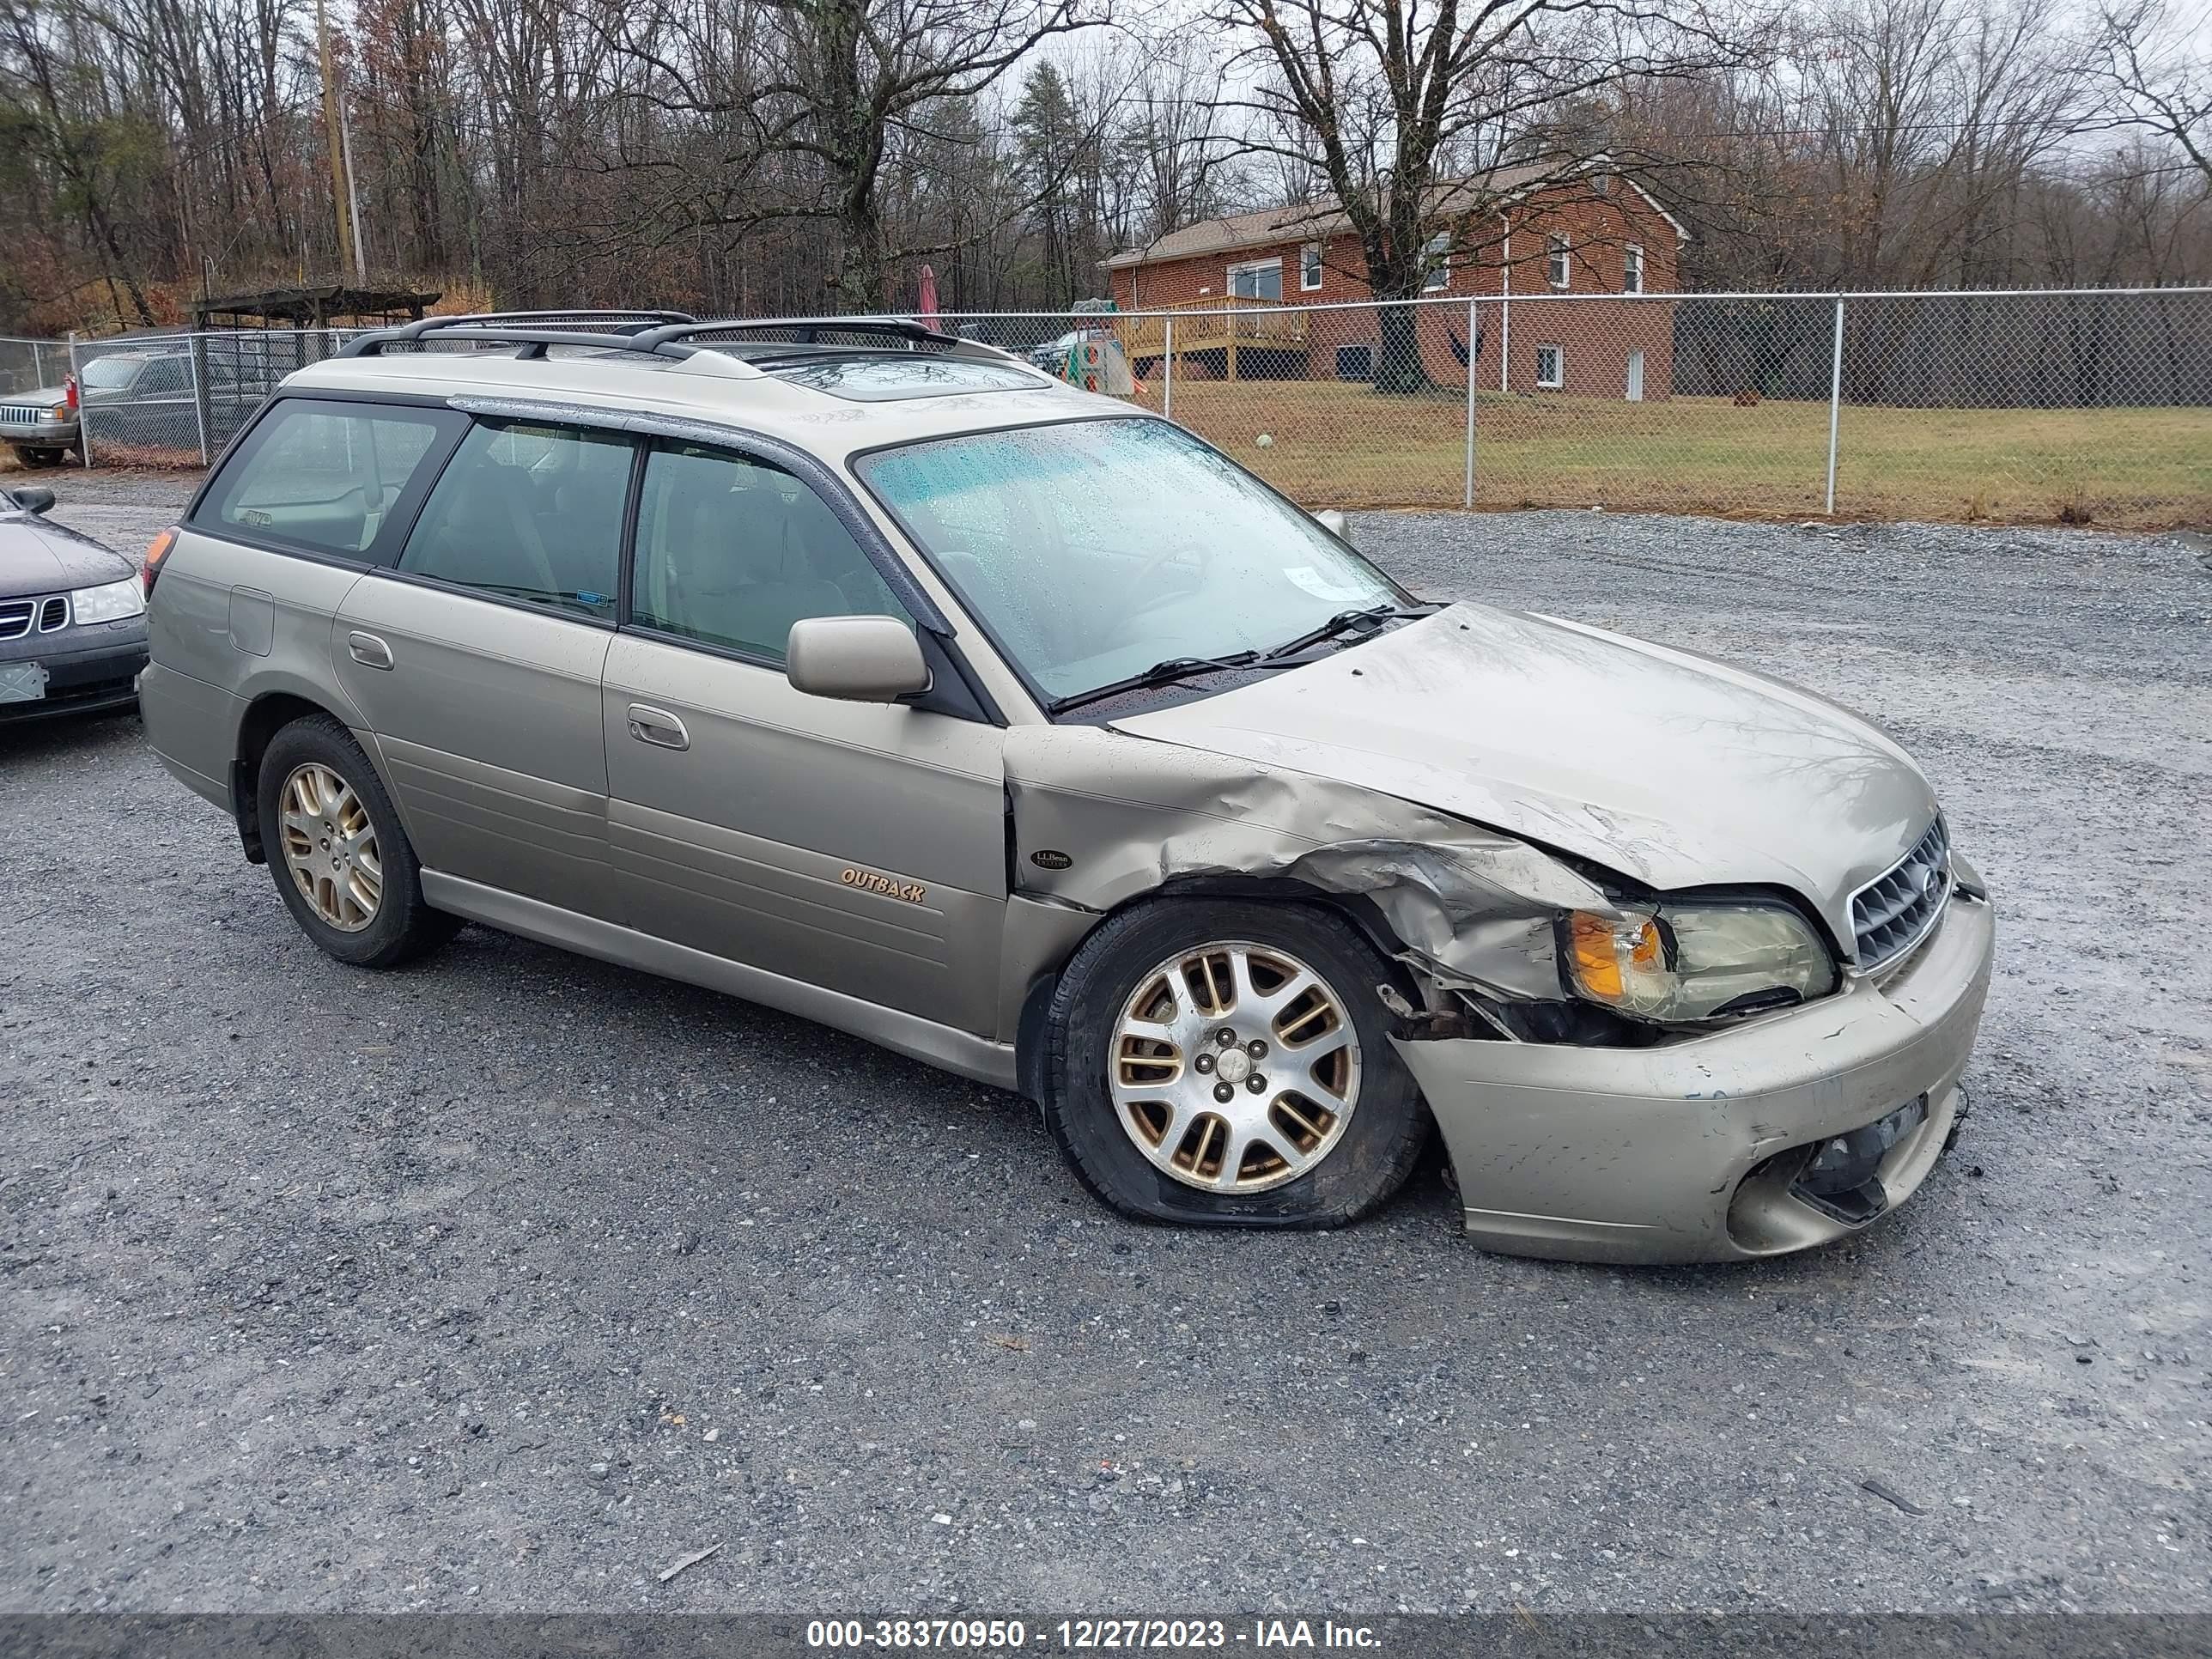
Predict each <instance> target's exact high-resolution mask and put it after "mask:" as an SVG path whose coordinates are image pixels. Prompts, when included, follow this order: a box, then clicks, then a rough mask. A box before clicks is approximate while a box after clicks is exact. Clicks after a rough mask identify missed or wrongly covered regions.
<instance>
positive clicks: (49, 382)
mask: <svg viewBox="0 0 2212 1659" xmlns="http://www.w3.org/2000/svg"><path fill="white" fill-rule="evenodd" d="M68 374H69V342H68V341H66V340H28V339H22V338H20V337H16V336H14V335H0V398H28V397H29V396H30V394H31V393H33V392H59V391H60V390H61V385H62V381H63V380H64V378H65V377H66V376H67V375H68Z"/></svg>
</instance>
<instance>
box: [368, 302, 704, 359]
mask: <svg viewBox="0 0 2212 1659" xmlns="http://www.w3.org/2000/svg"><path fill="white" fill-rule="evenodd" d="M697 320H698V319H697V318H696V317H694V316H692V315H691V313H690V312H688V311H629V310H592V309H589V308H586V309H580V310H568V311H477V312H470V313H466V314H465V315H459V316H452V317H424V318H421V319H417V320H416V321H414V322H411V323H402V324H399V325H398V326H396V327H393V328H380V329H376V330H374V331H371V332H369V333H367V334H363V335H362V336H360V337H357V338H356V339H351V340H349V341H347V342H346V343H345V344H344V345H343V346H342V347H341V348H339V350H338V354H337V355H338V356H341V357H374V356H379V355H380V354H381V353H382V352H383V350H384V349H385V347H386V346H387V345H402V344H406V343H410V342H413V341H416V340H420V339H422V337H424V336H425V335H429V334H437V335H442V336H444V337H447V338H450V339H459V340H488V339H493V338H503V337H507V334H509V333H512V334H513V335H515V336H517V337H520V335H521V334H523V333H527V332H540V333H547V334H556V335H557V336H558V338H557V339H554V340H550V341H548V342H545V343H549V344H558V345H568V344H583V343H603V341H604V339H605V338H610V337H611V338H621V339H626V338H627V337H628V336H630V335H633V334H637V333H641V332H643V331H646V330H647V329H654V328H665V327H668V326H670V325H674V324H683V323H691V322H696V321H697ZM487 330H491V331H500V332H498V333H487V332H485V331H487ZM587 335H589V336H595V337H599V338H596V339H593V340H592V341H590V342H586V339H585V337H586V336H587ZM534 355H537V356H543V355H544V353H543V352H542V351H540V352H538V353H537V354H534Z"/></svg>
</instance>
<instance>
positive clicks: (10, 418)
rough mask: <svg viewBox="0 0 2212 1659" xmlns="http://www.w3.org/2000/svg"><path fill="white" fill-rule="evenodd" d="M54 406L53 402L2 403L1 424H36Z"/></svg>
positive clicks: (0, 405) (0, 407)
mask: <svg viewBox="0 0 2212 1659" xmlns="http://www.w3.org/2000/svg"><path fill="white" fill-rule="evenodd" d="M52 407H53V405H52V404H43V405H41V404H0V425H4V426H36V425H38V423H39V422H41V421H43V420H45V419H46V410H49V409H52Z"/></svg>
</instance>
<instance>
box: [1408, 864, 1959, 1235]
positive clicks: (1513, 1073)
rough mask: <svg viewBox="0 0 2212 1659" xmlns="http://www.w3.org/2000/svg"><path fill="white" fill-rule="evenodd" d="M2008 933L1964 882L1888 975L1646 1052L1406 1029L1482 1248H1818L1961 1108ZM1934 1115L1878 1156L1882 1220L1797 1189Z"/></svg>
mask: <svg viewBox="0 0 2212 1659" xmlns="http://www.w3.org/2000/svg"><path fill="white" fill-rule="evenodd" d="M1995 944H1996V928H1995V926H1994V922H1993V920H1992V917H1991V914H1990V906H1989V903H1988V902H1987V901H1986V900H1984V899H1982V898H1979V897H1977V896H1972V895H1970V894H1968V893H1966V892H1965V891H1964V890H1962V891H1961V892H1960V894H1959V896H1957V897H1956V898H1955V899H1954V900H1953V901H1952V902H1951V905H1950V908H1949V909H1948V912H1947V913H1946V915H1945V916H1944V919H1943V921H1942V925H1941V926H1940V927H1938V928H1937V929H1936V933H1935V934H1934V936H1933V937H1932V938H1930V939H1929V941H1928V942H1927V943H1926V944H1925V945H1923V946H1922V947H1921V948H1920V949H1919V951H1917V952H1916V953H1915V955H1914V956H1913V957H1912V959H1911V961H1910V962H1908V963H1906V964H1905V966H1904V967H1903V968H1901V969H1899V970H1898V971H1897V972H1896V973H1894V974H1893V975H1889V976H1888V977H1887V978H1886V979H1884V980H1883V981H1881V983H1880V984H1878V985H1877V984H1876V983H1875V982H1873V981H1867V980H1860V981H1852V982H1851V983H1850V984H1849V985H1848V986H1847V987H1845V988H1844V990H1842V991H1840V992H1838V994H1835V995H1834V996H1831V997H1824V998H1822V999H1821V1000H1820V1001H1818V1002H1816V1003H1813V1004H1811V1005H1809V1006H1806V1007H1802V1008H1796V1009H1792V1010H1791V1011H1790V1012H1787V1013H1782V1014H1774V1015H1771V1016H1769V1017H1767V1018H1763V1019H1758V1020H1754V1021H1753V1022H1751V1023H1750V1024H1745V1025H1742V1026H1739V1027H1737V1028H1735V1029H1734V1030H1727V1031H1722V1032H1717V1033H1715V1034H1713V1035H1711V1036H1701V1037H1695V1038H1692V1039H1690V1040H1688V1041H1686V1042H1674V1043H1668V1044H1665V1045H1662V1046H1661V1047H1657V1048H1571V1047H1565V1046H1560V1045H1553V1044H1549V1043H1534V1042H1474V1041H1449V1042H1425V1041H1419V1040H1407V1039H1400V1040H1398V1041H1397V1045H1396V1046H1397V1048H1398V1052H1399V1054H1401V1055H1402V1056H1403V1057H1404V1059H1405V1061H1406V1064H1407V1066H1408V1067H1409V1068H1411V1070H1412V1072H1413V1076H1414V1078H1415V1079H1416V1080H1417V1081H1419V1084H1420V1085H1421V1091H1422V1093H1423V1094H1424V1095H1425V1096H1426V1097H1427V1098H1428V1102H1429V1106H1430V1109H1431V1111H1433V1112H1434V1113H1435V1115H1436V1119H1437V1124H1438V1126H1439V1127H1441V1128H1442V1130H1443V1137H1444V1144H1445V1146H1446V1148H1447V1149H1448V1150H1449V1152H1450V1154H1451V1159H1452V1165H1453V1169H1454V1170H1455V1173H1456V1175H1457V1176H1458V1180H1459V1188H1460V1198H1461V1201H1462V1203H1463V1204H1464V1205H1465V1206H1466V1210H1467V1229H1468V1232H1469V1233H1471V1234H1473V1235H1474V1237H1475V1238H1476V1240H1477V1241H1478V1242H1479V1243H1481V1244H1483V1245H1484V1246H1486V1248H1488V1249H1495V1250H1503V1251H1506V1252H1509V1253H1510V1254H1514V1255H1541V1256H1553V1257H1559V1258H1563V1259H1566V1260H1572V1261H1643V1262H1666V1261H1735V1260H1741V1259H1744V1258H1747V1257H1753V1256H1763V1255H1781V1254H1784V1252H1787V1251H1790V1250H1801V1249H1806V1248H1807V1247H1808V1246H1810V1245H1814V1244H1821V1243H1827V1242H1828V1241H1829V1240H1831V1239H1835V1238H1839V1237H1843V1236H1844V1235H1845V1234H1847V1233H1851V1232H1856V1231H1859V1229H1860V1228H1862V1227H1863V1226H1865V1225H1868V1224H1869V1222H1871V1221H1873V1220H1874V1219H1875V1218H1877V1216H1878V1215H1881V1214H1887V1212H1889V1211H1890V1210H1893V1209H1894V1208H1895V1207H1896V1206H1898V1205H1899V1204H1900V1203H1902V1202H1904V1200H1905V1199H1907V1198H1909V1197H1911V1194H1912V1193H1913V1192H1914V1191H1915V1189H1917V1188H1918V1187H1919V1185H1920V1183H1921V1182H1922V1181H1923V1180H1924V1179H1925V1178H1926V1177H1927V1175H1928V1172H1929V1170H1930V1169H1932V1168H1934V1167H1935V1164H1936V1159H1937V1158H1939V1157H1940V1156H1941V1155H1942V1151H1943V1148H1944V1146H1945V1144H1946V1142H1947V1141H1948V1139H1949V1137H1950V1134H1951V1131H1952V1128H1953V1126H1954V1123H1955V1121H1957V1118H1958V1116H1959V1114H1960V1109H1961V1104H1962V1097H1961V1095H1960V1089H1959V1073H1960V1072H1961V1071H1962V1070H1963V1069H1964V1068H1965V1066H1966V1056H1967V1054H1968V1053H1969V1051H1970V1050H1972V1048H1973V1044H1974V1036H1975V1033H1976V1032H1977V1030H1978V1029H1979V1027H1980V1024H1981V1018H1982V1005H1983V1002H1984V1000H1985V999H1986V997H1987V995H1988V993H1989V984H1990V960H1991V957H1992V956H1993V955H1994V951H1995ZM1915 1101H1921V1102H1924V1103H1925V1109H1926V1115H1925V1117H1924V1118H1923V1119H1922V1120H1921V1121H1920V1122H1919V1123H1918V1124H1917V1127H1912V1128H1911V1129H1910V1130H1909V1132H1907V1133H1905V1134H1904V1135H1903V1136H1902V1138H1900V1139H1898V1140H1897V1141H1896V1142H1895V1144H1894V1145H1893V1146H1889V1147H1888V1148H1887V1151H1886V1152H1883V1153H1882V1154H1881V1159H1880V1164H1879V1167H1878V1169H1877V1170H1876V1172H1875V1180H1877V1181H1878V1182H1879V1183H1880V1186H1879V1188H1878V1189H1877V1192H1878V1202H1877V1204H1876V1206H1875V1213H1874V1214H1868V1215H1864V1216H1863V1218H1852V1219H1846V1218H1843V1217H1841V1216H1839V1215H1838V1214H1836V1213H1834V1212H1833V1207H1832V1206H1820V1205H1818V1204H1815V1203H1814V1202H1812V1201H1809V1200H1808V1197H1807V1196H1805V1195H1804V1194H1803V1193H1802V1190H1799V1191H1793V1188H1797V1187H1798V1184H1799V1182H1800V1178H1801V1176H1802V1174H1803V1173H1804V1170H1805V1166H1806V1165H1807V1164H1808V1163H1809V1162H1810V1161H1811V1160H1812V1158H1814V1155H1815V1154H1816V1153H1817V1152H1819V1151H1820V1147H1821V1146H1823V1145H1825V1144H1826V1142H1827V1141H1828V1140H1830V1139H1832V1138H1834V1137H1838V1136H1846V1135H1849V1134H1850V1133H1851V1132H1852V1131H1854V1130H1860V1129H1864V1128H1866V1127H1868V1126H1869V1125H1872V1124H1875V1123H1876V1122H1878V1121H1881V1120H1882V1119H1884V1118H1887V1117H1888V1116H1889V1115H1891V1114H1892V1113H1893V1112H1895V1111H1897V1109H1899V1108H1900V1107H1903V1106H1905V1105H1907V1104H1908V1103H1912V1102H1915Z"/></svg>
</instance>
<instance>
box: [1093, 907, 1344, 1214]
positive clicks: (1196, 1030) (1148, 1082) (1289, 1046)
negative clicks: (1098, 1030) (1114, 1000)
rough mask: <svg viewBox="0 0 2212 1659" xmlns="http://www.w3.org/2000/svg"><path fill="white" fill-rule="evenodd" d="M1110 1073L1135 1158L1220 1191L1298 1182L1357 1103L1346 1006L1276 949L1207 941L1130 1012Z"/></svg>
mask: <svg viewBox="0 0 2212 1659" xmlns="http://www.w3.org/2000/svg"><path fill="white" fill-rule="evenodd" d="M1107 1065H1108V1067H1109V1074H1108V1084H1109V1092H1110V1093H1111V1094H1112V1096H1113V1100H1114V1110H1115V1118H1116V1119H1117V1120H1118V1121H1120V1123H1121V1128H1122V1131H1123V1133H1126V1134H1127V1136H1128V1137H1129V1139H1130V1140H1131V1142H1132V1143H1133V1144H1134V1145H1135V1146H1136V1148H1137V1150H1138V1151H1139V1152H1142V1153H1143V1154H1144V1155H1145V1157H1146V1159H1147V1161H1149V1162H1150V1163H1151V1164H1152V1166H1153V1167H1154V1168H1155V1169H1158V1170H1162V1171H1163V1172H1164V1173H1165V1174H1167V1175H1170V1176H1174V1177H1175V1179H1176V1180H1177V1181H1180V1182H1182V1183H1183V1184H1184V1185H1185V1186H1189V1187H1196V1188H1200V1190H1201V1191H1205V1192H1211V1193H1261V1192H1265V1191H1267V1189H1268V1188H1271V1187H1279V1186H1281V1185H1282V1184H1283V1183H1284V1182H1286V1181H1295V1180H1297V1177H1298V1176H1302V1175H1304V1174H1306V1173H1307V1172H1308V1171H1309V1170H1312V1169H1313V1168H1315V1166H1316V1165H1317V1164H1320V1162H1321V1161H1322V1159H1323V1158H1326V1157H1328V1154H1329V1152H1331V1151H1332V1150H1333V1149H1334V1147H1335V1146H1336V1143H1337V1142H1338V1141H1339V1140H1340V1139H1343V1137H1344V1131H1345V1127H1346V1125H1347V1124H1348V1123H1349V1122H1350V1121H1352V1108H1353V1107H1354V1106H1355V1105H1357V1104H1358V1100H1359V1034H1358V1030H1356V1029H1354V1027H1353V1025H1352V1017H1351V1015H1350V1014H1348V1013H1347V1012H1345V1006H1344V1002H1343V999H1341V998H1340V997H1339V996H1338V995H1337V994H1336V993H1335V991H1334V989H1333V988H1331V987H1330V986H1329V984H1328V981H1325V980H1323V979H1322V977H1321V975H1318V974H1316V973H1315V972H1314V971H1313V969H1310V968H1309V967H1307V966H1306V965H1305V964H1304V963H1302V962H1300V961H1299V960H1298V959H1297V957H1293V956H1291V954H1290V953H1289V952H1288V951H1280V950H1278V949H1276V948H1275V947H1274V946H1273V945H1252V944H1248V943H1243V942H1237V941H1230V942H1224V943H1220V944H1214V945H1200V946H1198V947H1197V948H1196V949H1194V950H1189V951H1179V952H1178V953H1176V955H1175V956H1172V957H1169V958H1168V959H1167V960H1166V961H1165V962H1163V963H1160V964H1159V965H1158V966H1157V967H1155V968H1154V969H1152V970H1151V971H1150V972H1149V973H1147V974H1146V975H1144V976H1143V977H1142V978H1141V979H1139V981H1137V988H1136V990H1135V991H1134V992H1133V993H1132V994H1130V997H1129V1000H1128V1001H1127V1002H1126V1003H1124V1004H1123V1005H1122V1007H1121V1018H1120V1019H1119V1020H1118V1021H1117V1022H1116V1023H1115V1027H1114V1044H1113V1050H1112V1053H1111V1054H1109V1056H1108V1060H1107Z"/></svg>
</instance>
